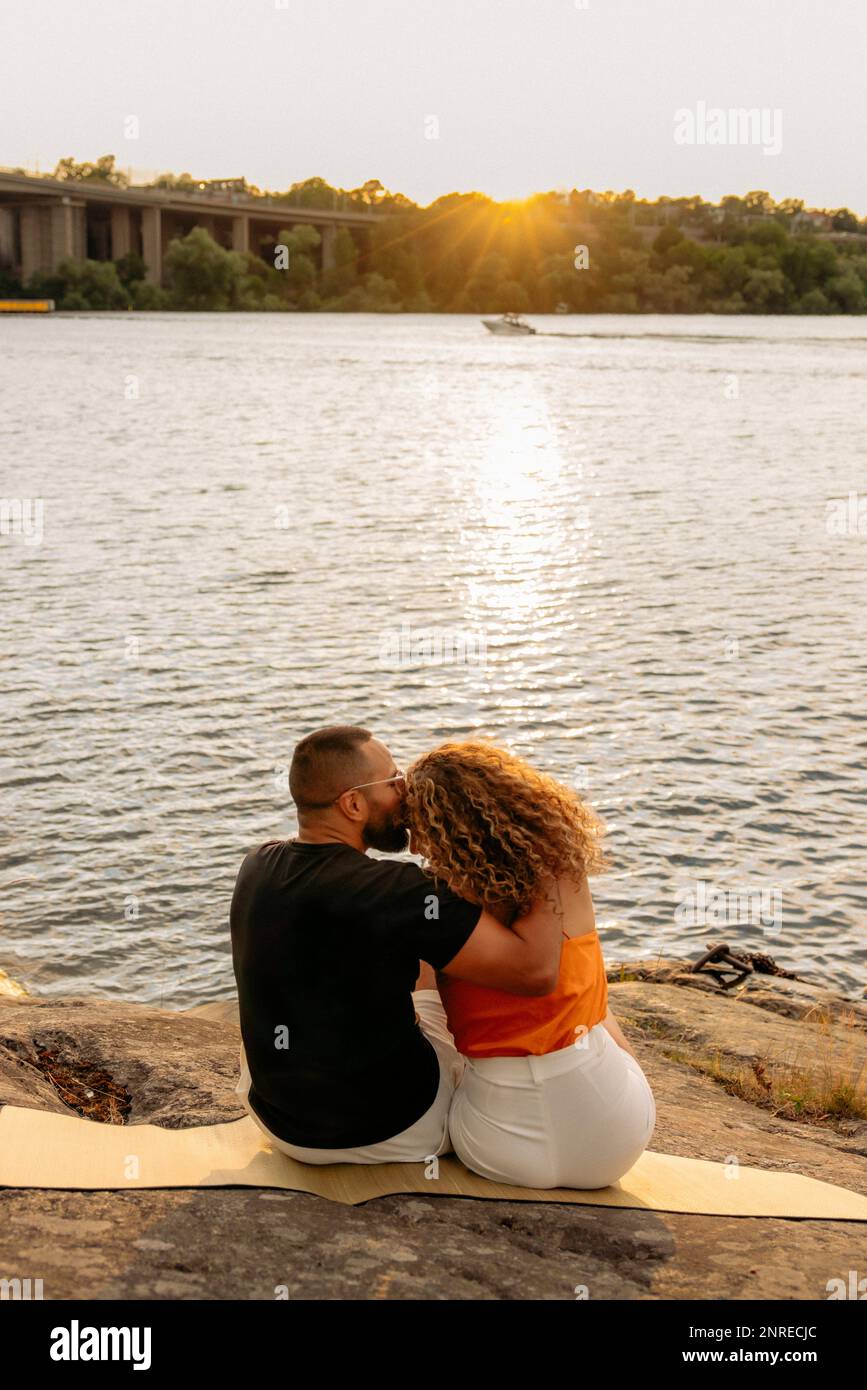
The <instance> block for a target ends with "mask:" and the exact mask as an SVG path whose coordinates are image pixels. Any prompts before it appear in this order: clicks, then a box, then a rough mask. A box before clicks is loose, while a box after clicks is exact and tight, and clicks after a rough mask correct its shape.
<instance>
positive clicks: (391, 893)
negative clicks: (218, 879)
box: [231, 840, 481, 1149]
mask: <svg viewBox="0 0 867 1390" xmlns="http://www.w3.org/2000/svg"><path fill="white" fill-rule="evenodd" d="M480 916H481V908H479V907H474V906H473V905H472V904H471V903H467V902H464V901H463V899H461V898H458V897H456V896H455V895H454V894H453V893H452V892H450V890H449V889H447V888H446V887H445V885H443V884H442V883H439V882H438V881H437V880H435V879H432V878H430V877H429V876H428V875H427V874H424V873H423V872H422V870H421V869H420V868H419V867H418V865H416V864H412V863H409V862H406V861H395V860H384V859H369V858H368V857H367V855H365V854H362V853H361V852H360V851H359V850H355V849H352V848H351V846H349V845H335V844H321V845H320V844H299V843H298V841H296V840H288V841H273V842H269V843H268V844H265V845H261V846H260V847H259V848H258V849H255V850H251V851H250V853H249V854H248V855H247V857H246V858H245V860H244V862H243V864H242V865H241V868H240V870H239V873H238V879H237V882H236V884H235V892H234V895H233V898H232V908H231V929H232V963H233V966H234V970H235V978H236V980H237V983H238V1000H239V1004H240V1015H241V1036H242V1038H243V1041H244V1051H245V1053H246V1056H247V1064H248V1066H249V1069H250V1077H251V1086H250V1093H249V1097H248V1099H249V1103H250V1106H251V1107H252V1109H253V1110H254V1111H255V1112H256V1114H257V1115H259V1116H260V1117H261V1119H262V1121H263V1123H264V1124H265V1125H266V1127H267V1128H268V1129H269V1130H271V1132H272V1133H273V1134H276V1135H277V1137H278V1138H280V1139H284V1140H285V1141H286V1142H287V1143H290V1144H298V1145H302V1146H304V1147H305V1148H323V1149H343V1148H356V1147H357V1146H359V1145H363V1144H376V1143H378V1142H379V1141H380V1140H383V1139H390V1138H392V1136H394V1135H395V1134H400V1133H401V1132H402V1131H403V1130H405V1129H408V1128H409V1126H410V1125H412V1124H415V1122H416V1120H418V1119H419V1118H420V1117H421V1116H422V1115H423V1114H424V1113H425V1111H426V1110H429V1109H430V1107H431V1105H432V1104H433V1101H434V1098H435V1096H436V1093H437V1088H438V1086H439V1063H438V1059H437V1055H436V1052H435V1051H434V1049H433V1047H432V1046H431V1044H430V1042H429V1041H428V1040H427V1038H426V1037H425V1036H424V1034H423V1033H422V1031H421V1029H420V1028H419V1025H418V1023H417V1022H416V1018H415V1009H414V1008H413V1002H412V989H413V985H414V984H415V981H416V979H417V977H418V973H419V960H424V961H427V962H428V964H429V965H432V966H433V967H434V969H442V968H443V966H445V965H448V963H449V961H450V960H452V959H453V957H454V956H456V955H457V953H458V951H459V950H460V949H461V947H462V946H463V945H464V943H465V942H466V941H467V939H468V938H469V936H470V935H471V934H472V932H473V930H474V929H475V927H476V925H477V923H478V920H479V917H480Z"/></svg>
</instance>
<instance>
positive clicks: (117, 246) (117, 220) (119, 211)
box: [111, 204, 132, 261]
mask: <svg viewBox="0 0 867 1390" xmlns="http://www.w3.org/2000/svg"><path fill="white" fill-rule="evenodd" d="M131 250H132V209H131V208H128V207H126V206H125V205H124V204H119V205H117V206H115V207H113V208H112V210H111V259H112V260H113V261H119V260H120V258H121V256H128V255H129V253H130V251H131Z"/></svg>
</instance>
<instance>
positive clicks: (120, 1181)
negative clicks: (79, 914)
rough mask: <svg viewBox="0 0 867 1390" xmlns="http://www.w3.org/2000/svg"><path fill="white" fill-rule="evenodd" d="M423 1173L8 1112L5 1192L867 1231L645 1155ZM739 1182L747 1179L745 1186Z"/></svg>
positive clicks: (755, 1180) (846, 1213) (219, 1139)
mask: <svg viewBox="0 0 867 1390" xmlns="http://www.w3.org/2000/svg"><path fill="white" fill-rule="evenodd" d="M432 1167H433V1165H432V1164H428V1165H425V1164H424V1163H382V1164H353V1163H335V1164H331V1165H329V1166H328V1167H314V1166H312V1165H310V1164H305V1163H299V1162H297V1161H296V1160H295V1159H293V1158H289V1156H288V1155H287V1154H283V1153H281V1152H280V1151H279V1150H275V1149H273V1148H272V1147H271V1146H270V1145H269V1143H268V1140H267V1139H266V1137H265V1135H264V1134H262V1132H261V1131H260V1130H259V1129H257V1127H256V1125H255V1124H254V1123H253V1121H252V1120H251V1119H250V1118H249V1116H245V1117H244V1118H243V1119H240V1120H232V1121H230V1122H229V1123H227V1124H218V1125H200V1126H197V1127H196V1128H193V1129H162V1128H160V1127H159V1126H157V1125H107V1124H96V1123H94V1122H93V1121H92V1120H83V1119H79V1118H78V1117H77V1116H75V1115H69V1116H67V1115H54V1114H49V1113H47V1112H45V1111H42V1110H31V1109H26V1108H24V1107H21V1106H16V1105H5V1106H3V1108H2V1109H0V1186H2V1187H47V1188H71V1189H76V1190H78V1189H91V1188H103V1189H111V1190H117V1191H126V1190H127V1189H129V1188H139V1187H279V1188H287V1189H289V1190H291V1191H295V1192H310V1193H314V1194H316V1195H317V1196H319V1197H327V1198H328V1199H329V1201H332V1202H344V1203H346V1204H348V1205H350V1206H357V1205H358V1204H359V1203H360V1202H368V1201H370V1200H371V1199H372V1198H374V1197H386V1196H389V1195H390V1194H391V1193H395V1192H421V1193H424V1194H425V1195H426V1196H431V1195H433V1196H441V1197H487V1198H499V1199H501V1200H504V1201H510V1202H571V1203H578V1204H581V1205H587V1206H603V1207H643V1208H645V1209H647V1210H650V1211H678V1212H703V1213H706V1214H708V1215H710V1216H782V1217H813V1218H817V1219H821V1220H826V1221H867V1196H862V1195H861V1194H859V1193H857V1192H850V1191H848V1190H847V1189H846V1188H843V1187H835V1186H834V1185H833V1184H831V1183H826V1182H818V1181H817V1180H816V1179H815V1178H807V1177H803V1176H802V1175H801V1174H799V1173H777V1172H770V1171H766V1170H764V1169H761V1168H747V1167H740V1168H738V1169H733V1168H731V1167H727V1166H726V1165H724V1164H722V1163H712V1162H709V1161H708V1160H706V1159H700V1158H682V1157H678V1156H677V1155H676V1154H661V1153H651V1152H649V1151H648V1152H645V1153H643V1154H642V1156H641V1158H640V1159H639V1160H638V1162H637V1163H636V1164H635V1166H634V1167H633V1168H631V1169H630V1171H629V1172H628V1173H626V1174H625V1175H624V1176H623V1177H622V1178H621V1179H620V1181H619V1182H617V1183H615V1184H614V1185H613V1186H612V1187H605V1188H600V1189H597V1190H594V1191H587V1192H584V1191H581V1192H579V1191H576V1190H575V1189H572V1188H550V1189H546V1190H539V1189H536V1188H529V1187H506V1186H502V1185H500V1184H499V1183H493V1182H488V1181H487V1179H485V1178H480V1177H477V1176H476V1174H475V1173H471V1172H469V1170H468V1169H466V1168H465V1167H464V1166H463V1164H462V1163H460V1162H459V1160H458V1159H457V1158H455V1157H454V1155H448V1156H447V1157H443V1158H440V1159H439V1160H438V1163H437V1165H436V1171H431V1170H432ZM735 1174H736V1176H735Z"/></svg>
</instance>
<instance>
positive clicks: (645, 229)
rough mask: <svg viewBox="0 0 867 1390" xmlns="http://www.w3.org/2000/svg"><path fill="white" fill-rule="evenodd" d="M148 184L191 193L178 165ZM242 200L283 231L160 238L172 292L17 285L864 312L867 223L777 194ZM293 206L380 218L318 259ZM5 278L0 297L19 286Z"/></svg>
mask: <svg viewBox="0 0 867 1390" xmlns="http://www.w3.org/2000/svg"><path fill="white" fill-rule="evenodd" d="M116 173H117V171H115V170H114V168H113V159H112V157H111V156H103V158H102V160H101V161H97V164H96V165H75V164H74V163H73V162H72V161H61V163H60V165H58V168H57V170H56V171H55V175H56V176H57V177H64V178H70V179H79V180H88V179H92V178H99V179H101V180H102V181H109V182H110V181H112V177H113V175H115V174H116ZM160 180H162V181H163V182H160ZM171 180H174V182H169V181H171ZM156 182H157V186H162V187H179V188H186V187H187V186H188V185H195V188H199V185H197V184H195V181H194V180H192V179H191V177H190V176H189V175H178V176H173V175H161V176H160V179H159V180H157V181H156ZM240 182H243V181H240ZM190 191H194V190H193V188H192V187H191V188H190ZM244 192H245V193H246V195H247V196H248V197H250V198H253V199H255V198H259V197H262V198H264V197H267V198H268V200H269V202H270V203H277V204H279V205H280V206H281V207H284V206H285V210H286V222H287V225H286V227H285V229H284V230H282V231H281V232H280V234H279V239H278V242H277V243H276V244H275V245H274V246H273V247H271V248H269V249H268V250H267V251H265V252H263V254H261V255H257V254H254V253H253V252H243V253H242V252H236V251H231V250H229V249H227V248H226V247H224V246H222V245H220V244H219V243H218V242H217V241H215V240H214V239H213V238H212V237H211V236H210V235H209V234H208V232H206V231H205V230H204V229H203V228H194V229H193V230H192V231H191V232H189V233H188V234H187V235H186V236H183V237H179V238H176V239H175V240H174V241H172V242H170V244H169V246H168V249H167V252H166V257H165V266H164V270H165V278H166V282H167V288H166V289H160V288H157V287H156V286H154V285H151V284H149V283H147V281H146V278H145V276H146V267H145V265H144V263H143V261H142V260H141V257H140V256H138V255H136V254H132V255H129V256H125V257H124V258H122V260H119V261H107V262H98V261H84V262H79V263H74V262H71V261H68V262H64V263H63V264H62V265H61V266H60V267H59V268H58V270H57V271H56V272H54V273H53V274H52V275H44V274H43V275H37V276H34V277H33V278H32V280H31V281H30V282H29V283H28V285H27V286H19V290H20V291H22V292H25V293H28V294H39V295H42V296H46V297H49V298H53V299H54V300H55V302H56V303H57V306H58V308H60V309H123V308H134V309H200V310H264V311H300V312H315V311H318V310H332V311H335V310H336V311H341V312H351V311H359V310H361V311H367V312H387V313H399V312H416V313H434V312H445V313H503V312H507V311H516V312H521V313H538V314H547V313H552V312H555V311H559V312H564V313H566V312H568V313H579V314H584V313H603V314H604V313H619V314H631V313H662V314H665V313H677V314H692V313H718V314H751V313H753V314H858V313H864V312H867V219H864V220H859V218H858V217H857V215H856V214H855V213H853V212H852V211H851V210H850V209H848V208H836V209H820V210H815V209H813V210H808V209H806V208H805V207H804V204H803V201H801V200H798V199H791V198H788V199H785V200H783V201H782V202H779V203H777V202H775V201H774V199H773V198H771V197H770V195H769V194H768V193H766V192H763V191H753V192H750V193H747V194H746V195H745V196H743V197H735V196H730V197H726V198H723V199H722V200H721V202H720V203H718V204H714V203H709V202H705V201H704V199H702V198H700V197H688V198H659V199H656V200H647V199H638V198H636V196H635V194H634V193H633V192H632V191H631V190H627V191H626V192H624V193H613V192H610V191H609V192H604V193H596V192H593V191H592V190H590V189H583V190H578V189H573V190H572V191H571V192H570V193H559V192H550V193H540V194H537V195H535V196H534V197H532V198H529V199H526V200H524V201H521V202H513V203H498V202H495V201H494V200H493V199H491V198H488V197H486V196H485V195H483V194H480V193H461V194H459V193H451V194H448V195H446V196H445V197H442V198H438V199H437V200H436V201H435V202H433V203H431V204H430V205H429V206H428V207H420V206H418V205H416V204H415V203H413V202H412V201H411V200H410V199H408V198H406V197H404V196H403V195H402V194H391V193H389V192H388V191H387V190H386V189H385V188H383V186H382V184H381V183H379V181H378V180H375V179H373V180H369V181H368V182H367V183H366V184H364V185H363V186H362V188H360V189H353V190H348V191H347V190H343V189H335V188H332V187H330V185H328V184H327V183H326V182H325V181H324V180H323V179H319V178H316V179H307V180H305V181H303V182H302V183H297V184H294V185H293V186H292V188H290V189H289V190H287V191H286V192H285V193H282V194H279V193H278V194H275V193H269V194H262V193H260V191H259V190H258V189H252V188H250V186H248V185H246V184H245V185H244ZM293 206H294V207H317V208H322V209H327V208H335V207H347V206H358V207H361V206H363V207H368V208H371V207H373V208H376V210H377V211H378V212H379V213H380V219H379V221H378V222H377V223H376V224H375V226H373V228H371V229H366V228H365V229H363V230H362V231H357V230H354V231H353V232H350V231H349V230H347V229H346V228H341V229H339V230H338V232H337V234H336V237H335V240H334V246H333V257H332V261H333V263H332V264H331V265H329V266H328V268H324V269H323V268H322V257H321V250H320V236H319V233H318V231H317V230H316V229H315V228H314V227H310V226H302V225H293V224H292V222H291V209H292V207H293ZM2 274H3V272H2V271H0V292H2V293H4V294H9V293H10V292H14V289H15V287H14V285H11V284H10V283H9V275H8V272H7V277H6V283H5V284H4V283H3V281H2Z"/></svg>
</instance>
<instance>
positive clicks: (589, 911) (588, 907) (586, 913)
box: [557, 874, 596, 937]
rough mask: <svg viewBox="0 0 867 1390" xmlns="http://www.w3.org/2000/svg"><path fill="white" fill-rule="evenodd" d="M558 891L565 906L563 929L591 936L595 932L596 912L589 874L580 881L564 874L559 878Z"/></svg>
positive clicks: (566, 931) (571, 932)
mask: <svg viewBox="0 0 867 1390" xmlns="http://www.w3.org/2000/svg"><path fill="white" fill-rule="evenodd" d="M557 892H558V894H559V897H560V901H561V903H562V906H563V930H564V932H565V933H566V935H567V936H570V937H572V936H589V935H590V934H591V933H592V932H595V930H596V914H595V913H594V911H593V897H592V895H591V893H590V883H589V881H588V879H587V875H586V874H585V875H584V877H583V879H582V880H581V881H580V882H578V881H577V880H576V879H574V878H567V877H565V875H562V876H561V877H560V878H558V879H557Z"/></svg>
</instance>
